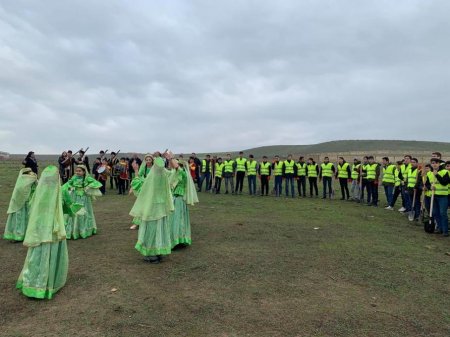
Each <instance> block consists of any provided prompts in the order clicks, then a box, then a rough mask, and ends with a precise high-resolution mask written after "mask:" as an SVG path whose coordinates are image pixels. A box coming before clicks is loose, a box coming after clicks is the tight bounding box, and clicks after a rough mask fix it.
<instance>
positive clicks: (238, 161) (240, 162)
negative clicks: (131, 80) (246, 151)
mask: <svg viewBox="0 0 450 337" xmlns="http://www.w3.org/2000/svg"><path fill="white" fill-rule="evenodd" d="M246 162H247V159H245V158H242V159H241V158H237V159H236V164H237V166H236V171H237V172H245V163H246Z"/></svg>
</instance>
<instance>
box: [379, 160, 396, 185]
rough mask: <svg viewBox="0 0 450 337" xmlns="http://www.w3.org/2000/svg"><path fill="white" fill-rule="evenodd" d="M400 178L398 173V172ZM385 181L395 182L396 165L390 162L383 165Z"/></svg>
mask: <svg viewBox="0 0 450 337" xmlns="http://www.w3.org/2000/svg"><path fill="white" fill-rule="evenodd" d="M397 178H398V174H397ZM382 182H383V183H388V184H395V165H393V164H388V165H387V166H386V167H383V181H382Z"/></svg>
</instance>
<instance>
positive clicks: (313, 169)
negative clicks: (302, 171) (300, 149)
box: [306, 158, 319, 198]
mask: <svg viewBox="0 0 450 337" xmlns="http://www.w3.org/2000/svg"><path fill="white" fill-rule="evenodd" d="M306 176H307V177H308V183H309V197H310V198H312V197H313V191H314V192H315V195H316V198H318V197H319V188H318V187H317V177H318V176H319V165H317V164H316V162H315V161H314V159H313V158H309V159H308V165H307V166H306Z"/></svg>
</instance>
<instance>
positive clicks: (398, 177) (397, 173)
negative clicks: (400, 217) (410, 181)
mask: <svg viewBox="0 0 450 337" xmlns="http://www.w3.org/2000/svg"><path fill="white" fill-rule="evenodd" d="M402 165H403V160H398V161H397V162H396V167H395V170H394V178H395V182H394V194H393V195H392V201H391V204H390V206H391V207H392V209H394V206H395V203H396V202H397V199H398V196H399V195H401V194H402V190H403V187H402V182H403V175H402V171H401V167H402Z"/></svg>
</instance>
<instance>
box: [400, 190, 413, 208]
mask: <svg viewBox="0 0 450 337" xmlns="http://www.w3.org/2000/svg"><path fill="white" fill-rule="evenodd" d="M403 191H404V192H403V194H402V195H403V201H404V204H405V206H404V207H405V208H406V211H407V212H410V211H411V209H412V197H411V195H410V194H409V191H408V189H407V188H403Z"/></svg>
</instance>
